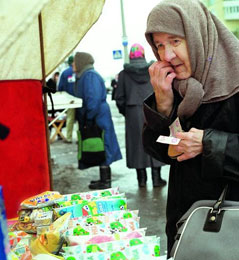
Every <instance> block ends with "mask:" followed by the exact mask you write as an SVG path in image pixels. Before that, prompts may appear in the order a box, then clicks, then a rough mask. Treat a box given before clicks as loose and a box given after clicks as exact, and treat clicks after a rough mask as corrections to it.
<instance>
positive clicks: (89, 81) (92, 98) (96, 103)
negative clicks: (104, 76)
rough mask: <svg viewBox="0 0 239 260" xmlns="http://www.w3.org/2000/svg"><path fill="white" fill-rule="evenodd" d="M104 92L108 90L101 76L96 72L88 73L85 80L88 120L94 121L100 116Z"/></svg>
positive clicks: (84, 92) (84, 96) (84, 93)
mask: <svg viewBox="0 0 239 260" xmlns="http://www.w3.org/2000/svg"><path fill="white" fill-rule="evenodd" d="M104 91H106V90H105V87H104V86H102V81H101V79H100V78H99V76H98V75H97V74H96V73H94V72H87V73H86V75H85V76H84V79H83V101H84V107H85V110H86V114H87V120H92V119H93V118H94V117H95V116H96V115H97V114H98V111H99V108H100V104H101V102H102V98H103V94H104V93H103V92H104Z"/></svg>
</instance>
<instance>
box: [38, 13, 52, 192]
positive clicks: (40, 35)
mask: <svg viewBox="0 0 239 260" xmlns="http://www.w3.org/2000/svg"><path fill="white" fill-rule="evenodd" d="M38 24H39V37H40V51H41V67H42V86H43V87H44V86H46V72H45V58H44V42H43V30H42V17H41V13H39V15H38ZM43 98H44V102H43V106H44V116H45V130H46V139H47V155H48V167H49V178H50V189H51V190H53V181H52V167H51V153H50V141H49V130H48V112H47V93H44V94H43Z"/></svg>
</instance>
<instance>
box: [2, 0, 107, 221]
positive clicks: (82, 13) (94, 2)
mask: <svg viewBox="0 0 239 260" xmlns="http://www.w3.org/2000/svg"><path fill="white" fill-rule="evenodd" d="M103 6H104V0H67V1H66V0H21V1H19V0H1V1H0V32H1V33H0V90H1V95H0V104H1V110H0V155H1V157H0V158H1V159H0V160H1V167H0V185H2V186H3V192H4V198H5V203H6V211H7V217H8V218H12V217H15V216H16V213H17V209H18V206H19V204H20V202H21V201H22V200H24V199H25V198H26V197H30V196H32V195H35V194H38V193H41V192H43V191H45V190H49V189H50V188H51V176H50V164H49V163H48V159H49V151H48V147H49V143H48V140H47V127H46V126H47V124H46V119H45V112H44V104H43V99H42V82H44V79H45V77H46V76H47V75H49V74H50V73H51V72H52V71H53V70H54V69H55V68H56V67H57V66H58V65H59V64H60V63H61V62H63V61H64V60H65V58H66V57H67V56H68V55H69V54H70V53H71V52H72V51H73V49H74V48H75V47H76V46H77V45H78V43H79V42H80V40H81V39H82V38H83V37H84V35H85V34H86V32H87V31H88V30H89V29H90V28H91V26H92V25H93V24H94V23H95V22H96V21H97V19H98V18H99V16H100V14H101V12H102V8H103ZM39 14H40V15H39ZM1 133H2V134H1ZM4 133H5V134H4Z"/></svg>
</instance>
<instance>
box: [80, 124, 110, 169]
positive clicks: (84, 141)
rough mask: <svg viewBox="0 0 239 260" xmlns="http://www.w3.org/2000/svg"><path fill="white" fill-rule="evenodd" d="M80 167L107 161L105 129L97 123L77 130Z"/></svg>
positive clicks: (83, 167)
mask: <svg viewBox="0 0 239 260" xmlns="http://www.w3.org/2000/svg"><path fill="white" fill-rule="evenodd" d="M77 135H78V160H79V169H85V168H88V167H93V166H97V165H101V164H102V163H103V162H104V161H105V147H104V130H102V129H101V128H100V127H99V126H97V125H96V124H95V123H93V124H92V125H84V126H82V127H80V128H79V130H78V131H77Z"/></svg>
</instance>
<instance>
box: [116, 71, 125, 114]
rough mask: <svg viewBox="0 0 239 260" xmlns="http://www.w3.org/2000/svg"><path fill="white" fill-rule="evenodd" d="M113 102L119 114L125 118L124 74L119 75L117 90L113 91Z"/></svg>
mask: <svg viewBox="0 0 239 260" xmlns="http://www.w3.org/2000/svg"><path fill="white" fill-rule="evenodd" d="M114 97H115V101H116V106H117V108H118V110H119V113H120V114H122V115H123V116H125V104H126V93H125V82H124V72H123V71H121V72H120V73H119V78H118V84H117V88H116V89H115V96H114Z"/></svg>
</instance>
